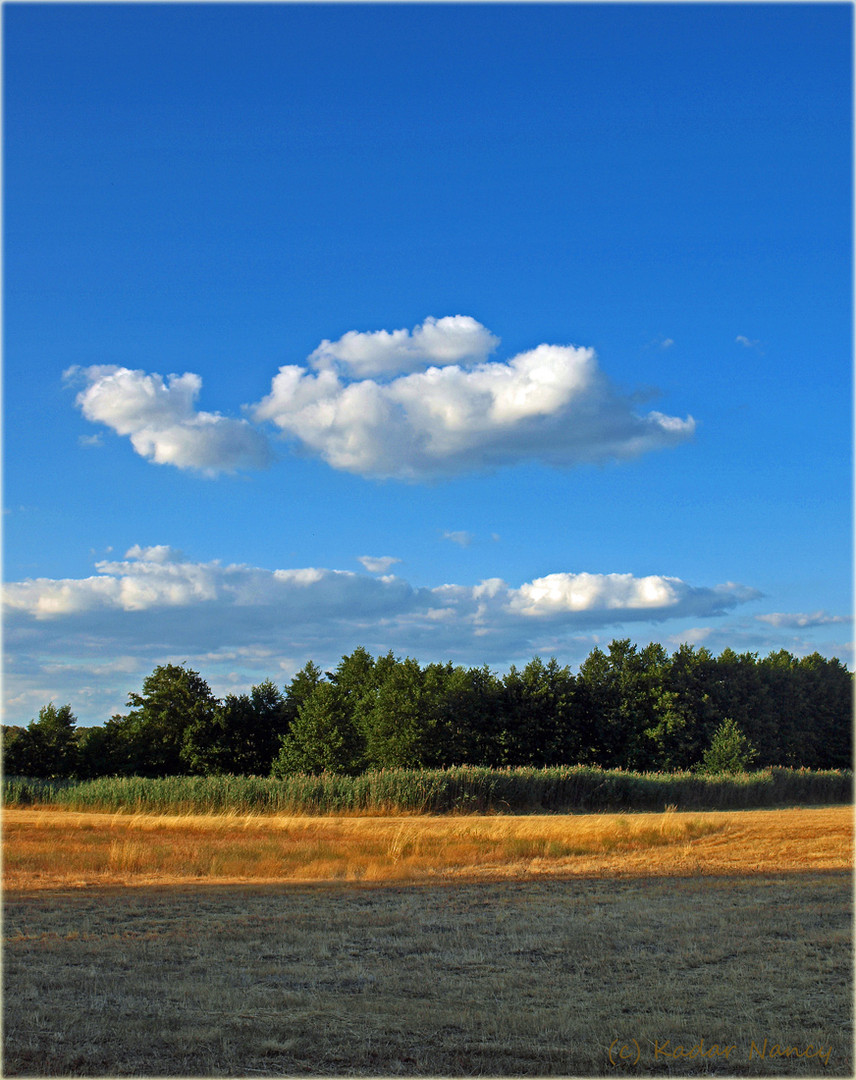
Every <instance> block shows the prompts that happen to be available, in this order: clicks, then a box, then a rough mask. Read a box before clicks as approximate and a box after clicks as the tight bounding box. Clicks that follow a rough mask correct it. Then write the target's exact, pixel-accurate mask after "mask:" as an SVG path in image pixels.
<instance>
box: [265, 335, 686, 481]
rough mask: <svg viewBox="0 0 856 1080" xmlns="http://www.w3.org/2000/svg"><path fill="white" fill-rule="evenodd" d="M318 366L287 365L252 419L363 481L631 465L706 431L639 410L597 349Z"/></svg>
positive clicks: (561, 347)
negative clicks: (349, 374)
mask: <svg viewBox="0 0 856 1080" xmlns="http://www.w3.org/2000/svg"><path fill="white" fill-rule="evenodd" d="M402 333H403V332H402ZM342 340H343V341H344V339H342ZM328 351H329V350H328ZM314 355H315V354H313V356H314ZM471 359H472V358H471ZM316 367H317V368H318V370H316V371H310V370H308V369H306V368H303V367H300V366H298V365H293V364H288V365H284V366H283V367H281V368H280V369H279V373H278V374H277V375H276V376H275V377H274V379H273V382H272V384H271V392H270V394H268V395H267V397H265V398H264V399H263V400H262V401H261V402H260V403H259V404H258V405H257V406H255V408H254V410H253V415H254V417H255V418H256V420H259V421H270V422H272V423H273V424H275V425H276V426H277V427H278V428H279V429H280V431H281V432H282V433H283V435H285V436H286V437H289V438H291V439H292V440H294V441H295V442H296V443H297V444H298V445H300V446H302V447H303V448H304V449H306V450H309V451H310V452H312V453H314V454H317V455H319V456H320V457H322V458H323V459H324V460H325V461H326V462H327V463H328V464H330V465H332V466H333V467H334V468H336V469H343V470H346V471H348V472H353V473H358V474H360V475H362V476H372V477H379V478H390V477H394V478H397V479H405V480H419V479H423V478H428V477H435V476H447V475H453V474H456V473H462V472H466V471H470V470H478V469H493V468H496V467H498V466H502V465H510V464H514V463H516V462H519V461H527V460H537V461H542V462H545V463H547V464H550V465H555V466H573V465H579V464H583V463H589V462H602V461H608V460H620V459H624V458H632V457H636V456H637V455H639V454H643V453H646V452H647V451H650V450H657V449H661V448H663V447H667V446H672V445H675V444H677V443H680V442H683V441H684V440H685V439H687V438H689V437H690V436H691V435H692V433H693V431H694V429H695V423H694V421H693V419H692V417H687V418H686V419H680V418H678V417H673V416H666V415H664V414H663V413H660V412H656V411H652V412H649V413H647V414H645V415H640V414H638V413H637V412H636V411H635V409H634V408H633V404H632V402H631V400H630V399H629V398H627V397H626V396H624V395H622V394H621V393H619V391H618V390H617V389H616V388H615V387H614V386H613V385H612V384H611V383H610V382H609V380H608V379H607V377H606V376H605V375H604V373H603V372H602V371H601V370H600V368H599V366H598V362H597V357H596V355H595V352H594V350H593V349H588V348H578V347H576V346H572V345H539V346H538V347H537V348H535V349H532V350H530V351H528V352H523V353H520V354H518V355H517V356H515V357H513V358H512V359H510V360H508V361H502V362H500V361H491V362H488V361H478V362H475V363H463V362H458V363H446V364H444V365H442V366H441V365H440V364H437V363H433V364H431V365H429V366H427V367H425V369H424V370H422V371H411V372H410V373H408V374H401V375H398V376H396V377H394V378H391V379H387V380H385V381H380V380H378V379H371V378H361V379H348V378H346V377H345V376H344V375H343V374H342V372H341V364H340V365H339V366H338V367H337V366H336V365H335V364H332V363H330V364H328V365H323V366H321V365H317V364H316Z"/></svg>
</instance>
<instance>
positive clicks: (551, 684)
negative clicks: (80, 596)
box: [3, 638, 853, 779]
mask: <svg viewBox="0 0 856 1080" xmlns="http://www.w3.org/2000/svg"><path fill="white" fill-rule="evenodd" d="M852 691H853V687H852V676H851V674H850V672H849V671H848V670H847V668H846V666H845V665H844V664H842V663H841V661H840V660H837V659H827V658H825V657H823V656H821V655H820V654H818V653H813V654H812V655H810V656H806V657H803V658H800V659H798V658H796V657H794V656H792V655H791V654H790V653H788V652H787V651H785V650H780V651H779V652H774V653H770V655H769V656H767V657H764V658H759V656H758V655H757V654H756V653H741V654H738V653H735V652H734V651H733V650H731V649H726V650H725V651H724V652H723V653H721V654H720V655H719V656H714V655H713V654H712V653H710V652H709V651H708V650H707V649H705V648H697V647H695V646H692V645H681V646H680V647H679V648H678V649H677V650H676V651H675V652H674V653H672V654H671V655H669V654H668V653H667V652H666V650H665V649H664V648H663V646H662V645H659V644H656V643H653V644H650V645H647V646H644V647H643V648H638V647H637V646H636V645H633V644H631V642H630V639H629V638H627V639H623V640H615V641H613V642H612V643H611V644H610V645H609V646H608V648H607V649H606V650H602V649H600V648H595V649H593V650H592V652H591V653H590V654H589V656H588V657H587V658H586V660H585V661H584V662H583V664H582V665H581V667H580V669H579V671H578V673H577V674H572V672H571V671H570V669H569V668H568V667H561V666H560V665H559V663H558V662H557V661H556V660H555V658H553V659H551V660H549V661H548V662H547V663H544V662H543V661H542V660H541V659H540V657H535V658H534V659H533V660H531V661H530V662H529V663H528V664H526V666H525V667H523V668H522V669H518V668H517V667H515V666H512V667H511V669H510V670H509V671H508V673H507V674H505V675H504V676H499V675H497V674H496V673H494V672H493V671H491V670H490V669H489V668H488V667H487V666H483V667H469V668H466V667H462V666H460V665H453V664H452V663H445V664H444V663H430V664H427V665H425V666H422V665H420V664H419V663H418V662H417V661H416V660H414V659H412V658H410V657H407V658H406V659H400V658H398V657H396V656H394V655H393V653H392V652H389V653H387V654H386V655H383V656H379V657H373V656H372V655H371V654H370V653H369V652H368V651H367V650H366V649H364V648H362V647H360V648H357V649H355V650H354V652H352V653H351V654H350V655H347V656H343V657H342V659H341V661H340V663H339V664H338V666H337V667H336V669H335V670H334V671H326V672H325V671H322V670H321V669H320V668H319V667H318V666H317V665H316V664H315V663H314V662H313V661H309V662H308V663H307V664H306V665H305V666H304V667H303V668H302V669H301V670H300V671H299V672H297V674H296V675H295V676H294V678H293V679H292V680H291V682H290V683H289V684H288V685H287V686H285V687H283V689H282V690H280V689H279V687H278V686H276V685H275V684H274V683H273V682H272V681H271V680H267V681H265V682H263V683H261V684H259V685H258V686H254V687H253V688H252V690H251V691H250V693H248V694H238V695H236V694H229V695H227V696H226V697H225V698H223V699H222V700H220V699H218V698H216V697H215V696H214V694H213V693H212V692H211V689H210V688H209V686H208V684H207V682H206V681H205V680H204V679H203V678H202V677H201V676H200V674H199V673H198V672H196V671H193V670H192V669H190V668H188V667H187V666H186V665H175V664H163V665H160V666H158V667H156V668H155V670H154V671H153V672H152V674H151V675H149V676H148V678H146V679H145V680H144V682H143V686H142V690H141V693H139V694H138V693H131V694H129V695H128V701H127V708H128V712H127V713H125V714H117V715H114V716H112V717H111V718H110V719H109V720H107V722H106V723H105V724H103V725H101V726H95V727H78V726H77V721H76V718H75V716H74V713H73V712H72V709H71V706H70V705H62V706H56V705H54V704H50V705H46V706H45V707H44V708H43V709H42V710H41V711H40V713H39V717H38V719H36V720H33V721H32V722H31V723H30V724H29V725H28V726H27V727H19V726H6V725H4V726H3V767H4V771H5V773H6V775H7V776H12V775H16V776H33V777H69V778H79V779H89V778H94V777H97V776H144V777H145V776H149V777H157V776H181V775H189V776H193V775H216V774H233V775H248V776H249V775H255V776H284V775H288V774H292V773H299V772H307V773H319V772H322V771H325V770H327V771H330V772H339V773H347V774H352V775H356V774H358V773H360V772H363V771H366V770H369V769H382V768H442V767H447V766H453V765H480V766H486V767H490V768H502V767H509V766H550V765H565V764H580V765H597V766H600V767H602V768H607V769H615V768H622V769H628V770H632V771H637V772H645V771H656V770H663V771H675V770H683V769H693V768H699V767H703V764H704V762H705V760H707V761H708V762H709V761H710V760H712V758H711V748H712V747H713V748H714V749H715V750H717V753H718V755H719V758H720V759H721V757H722V748H723V746H725V748H726V752H728V747H732V748H737V749H739V751H740V755H741V757H740V760H742V761H744V762H746V763H748V762H750V761H751V762H752V763H753V765H754V766H755V767H766V766H770V765H781V766H791V767H806V768H811V769H846V768H850V767H851V764H852V751H853V747H852ZM717 740H718V741H717ZM723 740H724V741H723ZM735 752H736V750H735ZM714 756H716V755H714Z"/></svg>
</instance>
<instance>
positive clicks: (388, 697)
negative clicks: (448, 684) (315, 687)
mask: <svg viewBox="0 0 856 1080" xmlns="http://www.w3.org/2000/svg"><path fill="white" fill-rule="evenodd" d="M378 668H379V674H380V676H381V677H380V678H379V679H378V681H377V685H376V687H375V689H374V691H373V693H372V694H371V696H370V697H368V698H366V699H364V702H363V709H362V712H361V716H360V726H361V729H362V734H363V737H364V739H365V755H366V764H367V765H368V766H369V768H375V769H389V768H420V767H421V766H422V765H423V764H424V763H425V761H426V759H427V758H429V757H430V755H431V752H432V748H433V747H434V745H435V730H434V729H435V727H436V724H437V716H436V713H435V712H434V709H433V708H432V706H433V704H434V702H433V700H432V698H431V696H430V695H426V694H425V692H424V673H423V671H422V668H421V667H420V666H419V663H418V662H417V661H416V660H414V659H412V658H411V657H407V659H406V660H394V659H393V658H392V654H388V655H387V656H386V657H381V658H380V660H379V661H378Z"/></svg>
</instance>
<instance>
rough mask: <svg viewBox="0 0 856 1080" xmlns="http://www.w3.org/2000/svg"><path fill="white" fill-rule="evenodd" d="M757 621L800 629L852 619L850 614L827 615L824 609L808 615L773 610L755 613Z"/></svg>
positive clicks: (845, 621) (847, 621)
mask: <svg viewBox="0 0 856 1080" xmlns="http://www.w3.org/2000/svg"><path fill="white" fill-rule="evenodd" d="M755 618H756V619H757V620H758V621H759V622H765V623H769V624H770V626H778V627H787V628H788V629H798V628H799V629H802V628H805V627H809V626H830V625H833V624H836V623H850V622H852V621H853V618H852V616H850V615H827V613H826V612H825V611H815V612H812V613H811V614H810V615H807V614H803V613H794V614H788V613H786V612H782V611H773V612H771V613H770V614H769V615H756V616H755Z"/></svg>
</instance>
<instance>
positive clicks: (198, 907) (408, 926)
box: [3, 833, 853, 1077]
mask: <svg viewBox="0 0 856 1080" xmlns="http://www.w3.org/2000/svg"><path fill="white" fill-rule="evenodd" d="M139 835H144V836H145V838H146V839H149V838H150V837H151V836H153V835H155V833H148V834H139ZM401 836H402V839H403V838H405V837H406V834H405V833H402V834H401ZM851 907H852V894H851V879H850V875H849V874H848V873H841V872H839V873H826V874H819V873H798V874H789V875H782V874H778V875H776V874H772V875H771V874H754V875H752V876H751V877H741V876H738V875H731V876H727V877H716V876H708V877H702V878H695V879H693V878H688V877H684V878H675V877H653V876H652V877H646V878H633V879H625V880H616V879H606V878H600V879H598V878H592V877H579V878H574V879H571V880H564V881H558V880H554V879H540V880H535V881H531V880H530V881H515V880H506V881H483V882H479V883H472V882H470V883H467V882H461V881H457V882H454V883H448V882H447V883H444V884H443V883H433V884H421V885H419V884H398V885H396V884H386V885H373V886H369V885H366V884H362V885H361V884H325V885H307V884H291V885H283V884H278V885H259V884H255V885H253V884H245V885H242V886H229V887H223V886H211V885H205V884H197V885H183V886H182V885H176V886H171V887H138V888H117V887H110V888H91V889H76V890H71V891H68V890H66V891H62V890H60V891H57V890H45V889H43V890H39V891H35V892H26V891H25V892H10V893H7V894H6V897H5V908H4V933H5V947H4V971H3V976H4V991H5V993H4V1020H5V1023H4V1038H5V1057H4V1075H7V1076H16V1075H38V1076H50V1075H90V1076H92V1075H101V1076H128V1075H145V1076H295V1075H323V1076H346V1075H362V1076H416V1075H424V1076H478V1075H481V1076H514V1075H520V1076H547V1075H563V1076H593V1075H604V1074H611V1075H620V1076H621V1075H629V1076H640V1075H641V1076H645V1075H692V1076H698V1075H720V1076H735V1075H737V1076H771V1075H780V1076H782V1075H783V1076H806V1077H808V1076H818V1075H823V1076H850V1075H852V1067H853V1061H852V1053H851V1046H852V1008H851V1003H852V968H851ZM701 1040H704V1043H703V1046H704V1047H705V1048H706V1049H707V1050H708V1051H710V1048H711V1047H712V1046H713V1045H714V1044H716V1045H717V1046H718V1047H720V1048H724V1047H729V1046H730V1047H732V1049H731V1050H730V1051H729V1052H728V1056H727V1057H722V1056H717V1057H709V1056H708V1057H704V1058H700V1057H698V1056H697V1057H695V1058H694V1059H690V1060H683V1059H678V1060H675V1059H673V1058H670V1057H668V1056H664V1055H663V1054H662V1053H661V1052H658V1048H660V1049H662V1047H664V1046H666V1048H667V1051H668V1049H669V1048H672V1049H673V1048H674V1047H676V1046H678V1045H682V1046H684V1047H686V1048H688V1049H689V1048H691V1047H693V1046H698V1045H700V1043H701ZM765 1040H766V1043H765ZM753 1043H754V1044H755V1047H756V1051H754V1052H753ZM634 1045H637V1046H638V1049H639V1054H640V1060H639V1063H638V1065H627V1066H622V1065H621V1062H620V1061H619V1064H618V1067H615V1066H613V1065H612V1064H610V1053H611V1052H612V1053H613V1055H615V1054H616V1052H617V1051H618V1050H619V1049H620V1048H621V1047H622V1046H627V1047H630V1048H631V1051H632V1050H633V1048H634ZM764 1046H766V1048H767V1050H768V1051H770V1050H771V1049H772V1047H774V1046H777V1047H779V1048H780V1049H783V1048H791V1049H794V1050H797V1051H799V1053H800V1055H801V1056H799V1057H797V1056H795V1054H791V1056H789V1057H784V1058H781V1057H778V1058H769V1057H765V1058H761V1057H759V1056H758V1051H759V1050H760V1048H762V1047H764ZM634 1052H635V1051H634ZM807 1052H808V1053H809V1056H808V1057H806V1056H804V1055H805V1054H806V1053H807ZM817 1052H822V1053H823V1054H824V1055H825V1057H826V1062H825V1063H822V1062H820V1061H818V1060H817V1056H816V1055H817Z"/></svg>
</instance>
